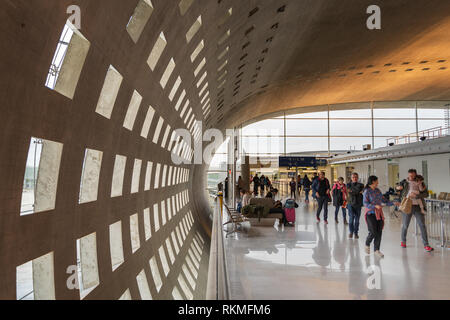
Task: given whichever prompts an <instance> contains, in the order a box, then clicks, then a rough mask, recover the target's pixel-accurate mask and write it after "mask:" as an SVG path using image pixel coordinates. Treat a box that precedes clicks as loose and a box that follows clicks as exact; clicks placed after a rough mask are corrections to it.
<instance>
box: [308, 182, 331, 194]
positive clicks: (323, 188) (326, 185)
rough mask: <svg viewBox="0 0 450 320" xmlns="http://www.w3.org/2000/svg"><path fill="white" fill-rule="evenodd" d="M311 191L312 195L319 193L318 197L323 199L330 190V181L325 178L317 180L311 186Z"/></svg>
mask: <svg viewBox="0 0 450 320" xmlns="http://www.w3.org/2000/svg"><path fill="white" fill-rule="evenodd" d="M312 189H313V192H314V193H316V192H319V195H320V196H321V197H324V196H326V195H327V190H330V181H328V179H327V178H325V179H323V180H320V179H319V178H317V179H316V180H314V182H313V184H312Z"/></svg>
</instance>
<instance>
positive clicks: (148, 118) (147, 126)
mask: <svg viewBox="0 0 450 320" xmlns="http://www.w3.org/2000/svg"><path fill="white" fill-rule="evenodd" d="M154 116H155V109H153V107H152V106H149V107H148V111H147V115H146V116H145V120H144V124H143V126H142V130H141V137H142V138H144V139H147V138H148V133H149V131H150V127H151V125H152V122H153V117H154Z"/></svg>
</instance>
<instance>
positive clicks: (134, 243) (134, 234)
mask: <svg viewBox="0 0 450 320" xmlns="http://www.w3.org/2000/svg"><path fill="white" fill-rule="evenodd" d="M130 235H131V250H132V252H133V253H135V252H136V251H138V250H139V248H140V247H141V240H140V239H139V218H138V214H137V213H136V214H133V215H132V216H130Z"/></svg>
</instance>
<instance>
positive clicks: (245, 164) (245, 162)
mask: <svg viewBox="0 0 450 320" xmlns="http://www.w3.org/2000/svg"><path fill="white" fill-rule="evenodd" d="M241 175H242V180H244V189H245V190H247V191H250V157H249V156H242V162H241Z"/></svg>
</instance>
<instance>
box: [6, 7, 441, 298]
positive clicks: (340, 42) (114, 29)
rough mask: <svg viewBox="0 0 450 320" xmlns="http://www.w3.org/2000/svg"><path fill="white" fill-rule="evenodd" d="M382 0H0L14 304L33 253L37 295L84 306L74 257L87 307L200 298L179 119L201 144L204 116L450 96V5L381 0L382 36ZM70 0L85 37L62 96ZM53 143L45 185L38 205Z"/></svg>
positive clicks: (195, 227) (201, 181) (197, 237)
mask: <svg viewBox="0 0 450 320" xmlns="http://www.w3.org/2000/svg"><path fill="white" fill-rule="evenodd" d="M372 2H373V0H245V1H242V0H218V1H212V0H151V1H150V0H126V1H124V0H58V1H56V0H54V1H26V0H3V1H0V37H1V38H0V40H1V44H2V50H0V62H1V64H0V68H1V73H0V79H1V80H2V90H1V91H0V101H1V105H0V119H1V120H2V126H0V150H1V152H2V153H1V155H0V181H1V182H2V183H1V185H0V244H1V249H2V254H0V267H1V270H2V272H1V273H0V283H1V284H2V286H1V289H0V299H16V298H21V296H20V295H19V288H20V285H21V283H20V281H16V279H17V278H18V276H17V275H18V274H20V273H18V269H17V268H19V269H20V267H23V266H25V267H26V266H27V265H28V266H29V265H30V263H32V264H33V265H36V266H37V267H38V269H37V270H36V272H35V274H34V272H31V273H32V274H33V275H32V277H34V278H33V281H34V284H35V285H36V287H34V291H35V298H47V299H54V298H55V299H80V298H84V294H83V293H82V292H81V293H80V292H79V290H74V288H70V287H68V286H67V283H68V282H67V277H68V274H67V268H68V267H71V266H76V265H77V262H78V260H80V261H81V266H80V268H81V273H82V274H83V286H84V288H85V289H89V290H92V291H90V292H89V293H88V295H87V296H86V297H85V298H86V299H118V298H124V299H126V298H132V299H141V298H142V299H149V298H153V299H172V298H176V299H180V298H181V299H183V298H186V299H192V298H204V297H205V291H206V290H205V288H206V280H207V279H206V278H207V270H208V252H209V250H208V249H209V239H208V237H209V236H210V234H209V231H210V229H211V221H210V219H209V217H208V216H209V214H210V206H209V203H208V201H207V199H206V197H205V194H204V193H205V192H204V191H205V189H206V188H205V182H206V177H205V169H206V165H205V164H203V165H202V166H194V165H189V164H181V165H179V164H175V163H174V161H173V157H172V156H173V154H174V153H176V154H178V155H183V156H184V157H185V158H187V159H192V150H191V149H190V148H189V147H186V146H183V147H179V148H178V146H176V147H175V146H174V145H175V142H174V141H170V143H169V140H171V139H169V137H171V136H173V135H170V133H171V132H172V133H173V130H174V129H177V128H185V129H188V130H189V131H190V132H191V133H192V134H193V135H194V136H196V137H199V136H200V133H201V132H200V129H199V128H198V127H196V122H195V121H194V120H206V126H207V127H217V128H219V129H224V128H227V127H232V126H235V125H238V124H240V123H243V122H245V121H248V120H251V119H254V118H256V117H258V116H263V115H266V114H269V113H273V112H276V111H280V110H286V109H295V108H299V107H305V106H309V107H312V106H320V105H322V106H323V105H326V104H336V103H349V102H362V101H380V100H383V101H388V100H450V90H449V87H450V86H449V81H450V80H449V79H450V77H449V69H448V68H449V61H450V55H449V50H450V49H449V48H448V45H447V43H448V40H449V39H448V38H449V33H448V32H447V31H448V30H450V18H449V17H450V15H449V13H450V2H449V1H448V0H435V1H432V2H431V1H429V0H414V1H412V0H378V1H377V3H376V4H377V5H379V6H380V7H381V10H382V29H381V30H379V31H369V30H368V29H367V28H366V19H367V17H368V15H367V14H366V9H367V7H368V6H369V5H372V4H374V3H372ZM72 5H78V6H79V8H80V13H81V19H82V20H81V29H80V30H74V31H75V32H76V36H75V38H74V39H75V40H74V42H71V43H72V45H71V46H70V49H69V50H68V52H69V53H67V56H66V59H67V61H66V60H65V62H64V63H63V64H62V68H61V69H58V70H59V71H58V72H60V73H59V78H58V79H60V80H58V81H56V87H55V88H54V89H55V90H51V89H49V88H48V87H46V85H45V83H46V79H47V78H48V75H49V69H50V74H52V73H54V72H55V70H57V69H56V68H55V67H54V66H52V67H51V68H49V66H51V65H52V64H53V60H52V58H53V57H54V55H55V49H56V48H57V45H58V39H60V36H61V30H63V28H64V26H65V24H66V20H67V18H68V14H67V9H68V7H69V6H72ZM225 61H226V63H225ZM205 110H206V112H205ZM208 110H210V111H208ZM208 112H209V114H208ZM205 116H206V119H205ZM33 137H34V138H36V139H37V140H34V139H33ZM39 144H42V145H43V149H45V150H44V151H43V154H44V155H43V156H41V157H40V162H39V167H38V168H36V165H34V166H33V168H32V169H33V170H37V171H38V174H37V177H36V178H34V176H33V179H32V181H33V182H34V185H36V186H39V188H43V189H42V190H43V191H40V192H38V191H39V190H38V191H36V192H35V193H34V194H33V196H36V198H33V200H30V203H28V202H27V201H25V202H26V203H25V202H24V206H25V207H26V206H30V207H32V209H31V210H28V211H29V212H28V211H27V209H26V208H25V209H24V210H23V208H22V207H23V206H22V204H23V203H22V200H23V199H25V198H26V197H25V198H24V196H23V195H24V194H25V193H26V192H28V193H29V194H28V196H30V195H32V192H31V190H28V189H27V188H29V186H27V184H26V183H24V177H25V176H26V175H27V172H30V171H31V170H30V167H31V166H28V167H27V164H28V163H29V162H28V158H29V157H28V156H29V154H31V155H32V154H33V152H30V150H32V148H33V145H39ZM36 154H37V153H34V155H35V156H34V158H37V156H36ZM32 158H33V156H31V158H30V159H32ZM34 158H33V159H32V160H35V162H34V163H36V159H34ZM32 172H34V171H32ZM36 180H37V181H36ZM30 185H31V184H30ZM36 188H37V187H36ZM40 190H41V189H40ZM25 200H26V199H25ZM25 213H26V214H25ZM77 246H79V247H80V248H79V249H80V250H77ZM78 251H80V252H79V253H80V254H79V255H80V256H81V258H80V257H77V256H78V254H77V253H78ZM83 260H84V261H83ZM186 261H187V264H186ZM26 271H27V272H29V271H30V269H29V268H28V269H26ZM27 279H32V278H31V276H30V277H28V278H27ZM27 288H28V287H26V286H25V289H27ZM25 291H26V290H25ZM24 294H25V295H28V294H29V292H24ZM86 294H87V293H86ZM25 295H24V296H22V297H25Z"/></svg>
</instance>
